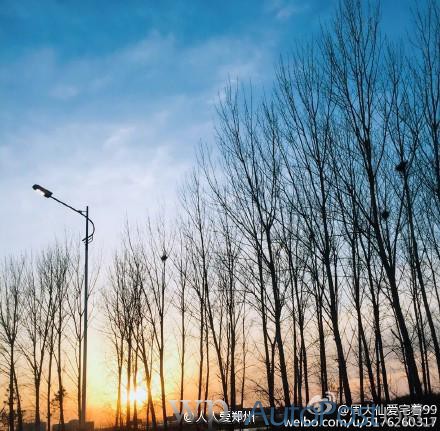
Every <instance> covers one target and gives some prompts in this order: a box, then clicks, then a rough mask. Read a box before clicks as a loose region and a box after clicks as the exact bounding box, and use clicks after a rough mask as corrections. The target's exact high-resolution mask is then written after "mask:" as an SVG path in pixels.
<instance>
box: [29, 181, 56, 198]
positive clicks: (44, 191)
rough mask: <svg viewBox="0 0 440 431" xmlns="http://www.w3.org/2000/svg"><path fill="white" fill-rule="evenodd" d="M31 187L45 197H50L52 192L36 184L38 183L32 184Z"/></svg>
mask: <svg viewBox="0 0 440 431" xmlns="http://www.w3.org/2000/svg"><path fill="white" fill-rule="evenodd" d="M32 188H33V189H34V190H35V191H36V192H38V193H41V194H42V195H43V196H44V197H45V198H50V197H51V196H52V194H53V193H52V192H51V191H50V190H47V189H45V188H44V187H41V186H40V185H38V184H34V185H33V186H32Z"/></svg>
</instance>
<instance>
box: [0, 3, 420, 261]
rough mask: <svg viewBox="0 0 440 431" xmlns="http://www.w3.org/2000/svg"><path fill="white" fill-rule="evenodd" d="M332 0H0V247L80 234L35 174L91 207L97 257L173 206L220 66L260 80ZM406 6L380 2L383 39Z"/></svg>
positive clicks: (223, 74) (209, 119)
mask: <svg viewBox="0 0 440 431" xmlns="http://www.w3.org/2000/svg"><path fill="white" fill-rule="evenodd" d="M336 3H337V2H336V1H333V0H328V1H324V0H321V1H319V0H292V1H288V0H267V1H266V0H263V1H250V0H249V1H129V2H123V1H108V0H107V1H2V0H0V44H1V45H0V46H1V50H0V63H1V65H0V104H1V105H0V106H1V109H0V193H1V197H2V200H1V204H0V221H1V223H0V256H6V255H8V254H10V253H13V254H17V253H19V252H21V251H23V250H29V249H30V250H33V251H37V250H38V249H39V248H41V247H42V246H44V245H45V244H49V243H50V242H51V241H52V240H53V239H54V238H55V237H56V236H58V237H63V235H64V233H65V232H67V233H68V234H69V235H74V236H76V235H78V236H79V235H80V234H81V232H82V228H83V226H82V225H81V220H80V219H79V218H78V217H77V216H76V215H75V214H73V213H72V214H70V213H69V212H68V211H67V210H66V209H64V208H62V207H60V206H58V205H57V204H56V203H55V202H53V201H47V200H45V199H42V198H40V197H39V196H37V195H35V194H34V193H33V192H32V190H31V186H32V184H34V183H35V182H37V183H40V184H42V185H44V186H46V187H48V188H49V189H52V190H53V191H54V193H55V194H56V195H57V196H58V197H60V198H61V199H64V200H66V201H68V202H70V203H71V204H72V205H74V206H77V207H83V206H84V205H85V204H86V203H88V204H89V205H90V206H91V214H92V217H93V218H94V220H95V223H96V225H97V233H96V242H95V244H94V246H95V250H96V253H97V254H102V255H103V257H104V259H106V256H108V253H109V252H110V251H111V249H112V248H113V247H114V246H115V245H116V244H117V241H118V240H119V239H120V235H121V231H122V229H123V224H124V220H125V219H126V218H128V219H129V220H131V221H132V222H141V221H142V219H143V218H145V216H146V215H147V213H149V212H150V213H151V212H152V213H154V212H155V211H156V209H157V208H158V207H166V208H167V211H168V212H169V213H171V214H168V215H169V216H171V217H172V216H173V214H172V207H173V203H174V202H175V201H176V189H177V188H178V186H179V184H180V183H181V181H182V179H183V177H184V175H185V172H187V171H188V170H189V169H190V168H191V166H192V165H193V163H194V148H195V146H196V145H197V143H198V142H199V141H200V140H203V141H210V140H211V139H212V137H213V134H214V131H213V124H214V120H215V103H216V99H217V97H218V94H219V92H221V89H222V88H223V86H224V85H225V83H226V81H227V80H228V78H230V79H232V80H235V79H239V80H241V81H245V82H248V81H249V80H251V81H252V83H253V84H254V85H255V86H257V87H259V88H262V87H263V86H264V87H265V88H266V89H267V90H268V91H270V88H271V83H272V79H273V70H274V65H275V64H276V62H277V60H278V58H279V56H280V55H281V54H286V53H288V52H289V49H290V48H291V47H292V46H293V45H294V44H295V43H296V42H297V41H300V40H302V39H307V38H309V37H311V35H312V34H313V33H314V32H317V31H318V29H319V26H320V23H322V22H325V21H326V20H327V19H328V17H329V16H330V15H331V14H332V12H333V11H334V9H335V7H336ZM411 4H412V2H407V1H399V2H396V1H391V0H383V1H382V17H383V24H384V29H385V30H386V31H387V33H388V34H389V35H391V37H398V36H400V35H403V34H404V32H405V29H407V28H408V26H409V23H410V5H411Z"/></svg>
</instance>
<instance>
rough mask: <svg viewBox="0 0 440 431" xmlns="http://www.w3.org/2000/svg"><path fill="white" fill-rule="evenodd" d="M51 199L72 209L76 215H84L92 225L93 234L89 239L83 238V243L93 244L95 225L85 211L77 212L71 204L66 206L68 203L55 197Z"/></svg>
mask: <svg viewBox="0 0 440 431" xmlns="http://www.w3.org/2000/svg"><path fill="white" fill-rule="evenodd" d="M50 199H53V200H54V201H57V202H58V203H59V204H61V205H64V206H65V207H67V208H69V209H71V210H72V211H75V212H76V213H78V214H80V215H82V216H83V217H84V218H85V219H86V220H87V221H88V222H90V223H91V224H92V228H93V230H92V233H91V234H90V235H89V236H88V237H87V238H83V242H86V241H87V242H88V243H91V242H92V241H93V235H94V233H95V223H93V220H92V219H91V218H90V217H88V216H86V214H85V211H82V210H77V209H76V208H73V207H72V206H70V205H69V204H66V202H63V201H62V200H60V199H58V198H56V197H55V196H50Z"/></svg>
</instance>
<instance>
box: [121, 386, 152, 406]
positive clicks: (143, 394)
mask: <svg viewBox="0 0 440 431" xmlns="http://www.w3.org/2000/svg"><path fill="white" fill-rule="evenodd" d="M124 401H126V400H124ZM134 401H136V402H137V403H139V404H142V403H144V402H145V401H147V391H146V390H145V389H144V388H137V389H136V391H134V390H133V389H132V390H131V391H130V402H131V403H133V402H134Z"/></svg>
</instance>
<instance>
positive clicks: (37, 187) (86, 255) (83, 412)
mask: <svg viewBox="0 0 440 431" xmlns="http://www.w3.org/2000/svg"><path fill="white" fill-rule="evenodd" d="M32 188H33V189H34V190H35V191H36V192H38V193H41V194H42V195H43V196H44V197H45V198H50V199H53V200H54V201H57V202H58V203H60V204H61V205H64V206H65V207H67V208H69V209H71V210H72V211H75V212H76V213H78V214H80V215H81V216H83V217H84V218H85V219H86V236H85V237H84V238H83V240H82V241H83V243H84V248H85V253H84V260H85V262H84V343H83V364H82V365H83V371H82V388H81V417H80V418H79V419H80V425H81V428H82V429H83V430H84V429H85V424H86V393H87V389H86V388H87V302H88V272H89V244H90V243H91V242H92V241H93V235H94V233H95V224H94V223H93V221H92V220H91V219H90V218H89V207H88V206H86V209H85V211H83V210H77V209H75V208H73V207H72V206H70V205H68V204H66V203H65V202H63V201H61V200H59V199H58V198H56V197H54V196H53V193H52V192H51V191H50V190H47V189H45V188H44V187H41V186H40V185H38V184H34V185H33V186H32ZM89 222H90V223H91V225H92V229H93V230H92V233H91V234H89Z"/></svg>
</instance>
